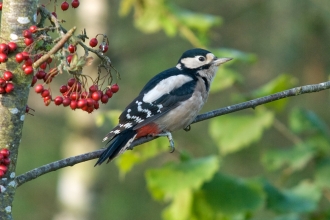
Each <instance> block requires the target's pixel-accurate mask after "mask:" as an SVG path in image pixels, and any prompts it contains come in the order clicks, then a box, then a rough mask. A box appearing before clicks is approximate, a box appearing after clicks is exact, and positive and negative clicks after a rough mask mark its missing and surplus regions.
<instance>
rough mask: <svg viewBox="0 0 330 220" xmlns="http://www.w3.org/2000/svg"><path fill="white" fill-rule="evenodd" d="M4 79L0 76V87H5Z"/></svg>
mask: <svg viewBox="0 0 330 220" xmlns="http://www.w3.org/2000/svg"><path fill="white" fill-rule="evenodd" d="M6 84H7V83H6V80H4V79H3V78H0V88H5V87H6Z"/></svg>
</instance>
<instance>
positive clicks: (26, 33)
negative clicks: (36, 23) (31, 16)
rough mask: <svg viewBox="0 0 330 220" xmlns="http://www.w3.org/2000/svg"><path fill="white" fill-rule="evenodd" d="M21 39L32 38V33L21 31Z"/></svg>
mask: <svg viewBox="0 0 330 220" xmlns="http://www.w3.org/2000/svg"><path fill="white" fill-rule="evenodd" d="M23 37H25V38H32V33H31V31H30V30H24V31H23Z"/></svg>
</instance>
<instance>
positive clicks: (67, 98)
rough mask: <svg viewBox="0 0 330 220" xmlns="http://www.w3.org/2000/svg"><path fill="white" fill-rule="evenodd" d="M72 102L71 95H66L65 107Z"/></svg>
mask: <svg viewBox="0 0 330 220" xmlns="http://www.w3.org/2000/svg"><path fill="white" fill-rule="evenodd" d="M70 103H71V99H70V98H69V97H65V98H64V99H63V106H64V107H66V106H68V105H70Z"/></svg>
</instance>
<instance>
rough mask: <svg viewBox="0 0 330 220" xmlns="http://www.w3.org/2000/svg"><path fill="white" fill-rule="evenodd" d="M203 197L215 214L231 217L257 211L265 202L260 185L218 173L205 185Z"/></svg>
mask: <svg viewBox="0 0 330 220" xmlns="http://www.w3.org/2000/svg"><path fill="white" fill-rule="evenodd" d="M202 195H203V197H204V200H205V202H206V203H207V204H208V205H209V207H210V208H211V210H212V212H213V213H223V214H231V215H232V214H237V213H246V212H250V211H256V210H258V209H260V208H261V207H262V206H263V204H264V201H265V194H264V192H263V188H262V185H261V184H260V183H258V182H256V181H248V180H243V179H240V178H236V177H232V176H228V175H224V174H221V173H216V174H215V175H214V176H213V178H212V180H211V181H209V182H207V183H205V184H204V185H203V187H202ZM196 199H197V198H196ZM200 199H202V196H201V197H200Z"/></svg>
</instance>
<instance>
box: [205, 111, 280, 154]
mask: <svg viewBox="0 0 330 220" xmlns="http://www.w3.org/2000/svg"><path fill="white" fill-rule="evenodd" d="M273 119H274V114H273V113H272V112H270V111H256V114H254V115H236V116H233V115H224V116H221V117H218V118H215V119H213V120H212V121H211V123H210V127H209V132H210V135H211V137H212V138H213V140H214V141H215V142H216V143H217V144H218V147H219V150H220V152H221V154H223V155H225V154H229V153H234V152H236V151H239V150H241V149H242V148H244V147H247V146H248V145H250V144H251V143H253V142H254V141H257V140H259V139H260V138H261V136H262V133H263V131H264V130H265V129H266V128H268V127H269V126H270V125H271V124H272V123H273Z"/></svg>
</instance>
